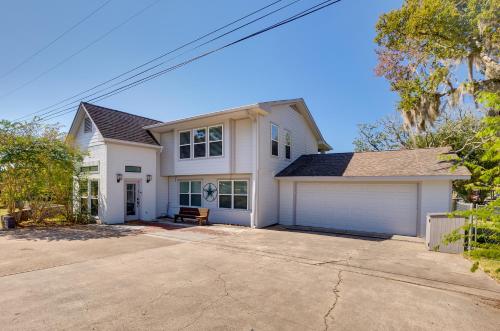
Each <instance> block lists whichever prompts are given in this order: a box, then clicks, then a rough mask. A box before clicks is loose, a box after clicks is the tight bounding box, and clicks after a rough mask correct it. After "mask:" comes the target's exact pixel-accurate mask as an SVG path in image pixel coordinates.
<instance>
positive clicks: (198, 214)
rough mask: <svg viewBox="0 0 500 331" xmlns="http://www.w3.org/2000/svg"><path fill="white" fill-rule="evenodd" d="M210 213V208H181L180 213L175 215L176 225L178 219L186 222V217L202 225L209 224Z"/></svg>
mask: <svg viewBox="0 0 500 331" xmlns="http://www.w3.org/2000/svg"><path fill="white" fill-rule="evenodd" d="M209 212H210V210H209V209H208V208H192V207H181V208H180V210H179V213H178V214H175V215H174V223H175V222H177V219H178V218H180V219H181V220H182V221H184V217H185V218H189V219H195V220H197V221H198V224H200V225H203V224H207V223H208V214H209Z"/></svg>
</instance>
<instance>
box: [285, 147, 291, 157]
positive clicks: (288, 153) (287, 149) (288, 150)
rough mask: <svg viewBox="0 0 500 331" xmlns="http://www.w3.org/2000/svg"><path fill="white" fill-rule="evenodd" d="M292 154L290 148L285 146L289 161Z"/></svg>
mask: <svg viewBox="0 0 500 331" xmlns="http://www.w3.org/2000/svg"><path fill="white" fill-rule="evenodd" d="M290 154H291V153H290V146H285V157H286V158H287V159H290V156H291V155H290Z"/></svg>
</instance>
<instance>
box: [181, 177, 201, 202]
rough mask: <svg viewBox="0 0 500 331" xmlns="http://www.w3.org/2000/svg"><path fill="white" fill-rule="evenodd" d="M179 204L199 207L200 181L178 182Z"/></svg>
mask: <svg viewBox="0 0 500 331" xmlns="http://www.w3.org/2000/svg"><path fill="white" fill-rule="evenodd" d="M179 204H180V205H181V206H192V207H201V181H199V180H192V181H182V182H179Z"/></svg>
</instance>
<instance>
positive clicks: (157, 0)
mask: <svg viewBox="0 0 500 331" xmlns="http://www.w3.org/2000/svg"><path fill="white" fill-rule="evenodd" d="M160 1H161V0H155V1H153V2H152V3H150V4H148V5H147V6H145V7H143V8H142V9H140V10H139V11H137V12H135V13H134V14H133V15H131V16H129V17H128V18H127V19H125V20H124V21H122V22H121V23H120V24H118V25H115V26H114V27H113V28H111V29H110V30H108V31H106V32H105V33H104V34H102V35H100V36H99V37H98V38H96V39H94V40H93V41H91V42H90V43H88V44H87V45H85V46H83V47H82V48H80V49H79V50H77V51H76V52H74V53H72V54H71V55H69V56H68V57H66V58H64V59H63V60H62V61H60V62H58V63H57V64H55V65H54V66H52V67H50V68H49V69H47V70H45V71H43V72H42V73H40V74H38V75H37V76H35V77H34V78H32V79H30V80H28V81H26V82H25V83H23V84H21V85H20V86H18V87H16V88H14V89H12V90H10V91H9V92H7V93H5V94H3V95H1V96H0V99H3V98H5V97H7V96H9V95H11V94H13V93H15V92H17V91H19V90H20V89H22V88H24V87H26V86H28V85H30V84H32V83H34V82H36V81H37V80H39V79H40V78H42V77H43V76H45V75H46V74H48V73H49V72H51V71H53V70H54V69H56V68H58V67H60V66H61V65H63V64H64V63H66V62H68V61H69V60H71V59H72V58H74V57H75V56H77V55H78V54H80V53H82V52H83V51H85V50H87V49H88V48H90V47H91V46H93V45H95V44H96V43H98V42H99V41H101V40H102V39H104V38H106V37H107V36H109V35H110V34H111V33H113V32H115V31H116V30H118V29H119V28H121V27H122V26H124V25H125V24H127V23H128V22H130V21H131V20H133V19H134V18H136V17H137V16H139V15H141V14H142V13H144V12H145V11H146V10H148V9H149V8H151V7H153V6H154V5H156V4H157V3H158V2H160Z"/></svg>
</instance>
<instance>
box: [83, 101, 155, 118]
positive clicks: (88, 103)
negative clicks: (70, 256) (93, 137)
mask: <svg viewBox="0 0 500 331" xmlns="http://www.w3.org/2000/svg"><path fill="white" fill-rule="evenodd" d="M82 104H83V105H84V106H85V105H90V106H94V107H98V108H103V109H106V110H110V111H114V112H117V113H122V114H126V115H130V116H134V117H140V118H144V119H146V120H150V121H155V122H158V123H162V121H159V120H155V119H153V118H150V117H145V116H141V115H136V114H132V113H127V112H126V111H122V110H117V109H113V108H108V107H103V106H99V105H96V104H93V103H90V102H85V101H82Z"/></svg>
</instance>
